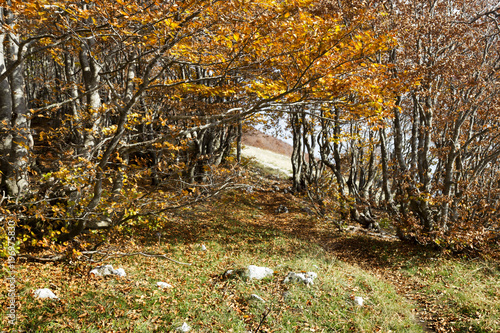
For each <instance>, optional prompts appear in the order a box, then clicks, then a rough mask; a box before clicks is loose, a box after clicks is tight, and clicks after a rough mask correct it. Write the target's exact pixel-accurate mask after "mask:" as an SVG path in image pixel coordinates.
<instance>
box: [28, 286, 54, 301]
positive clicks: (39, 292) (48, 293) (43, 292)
mask: <svg viewBox="0 0 500 333" xmlns="http://www.w3.org/2000/svg"><path fill="white" fill-rule="evenodd" d="M33 293H34V294H35V297H36V298H52V299H58V298H59V297H57V296H56V295H55V294H54V293H53V292H52V290H50V289H48V288H43V289H36V290H35V291H34V292H33Z"/></svg>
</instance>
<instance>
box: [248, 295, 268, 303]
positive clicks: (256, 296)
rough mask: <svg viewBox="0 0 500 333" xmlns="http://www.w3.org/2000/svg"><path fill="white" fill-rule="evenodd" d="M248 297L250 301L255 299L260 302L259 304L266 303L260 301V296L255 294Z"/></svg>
mask: <svg viewBox="0 0 500 333" xmlns="http://www.w3.org/2000/svg"><path fill="white" fill-rule="evenodd" d="M250 297H251V298H252V299H255V300H257V301H260V302H262V303H266V301H264V300H263V299H262V297H260V296H259V295H257V294H252V295H250Z"/></svg>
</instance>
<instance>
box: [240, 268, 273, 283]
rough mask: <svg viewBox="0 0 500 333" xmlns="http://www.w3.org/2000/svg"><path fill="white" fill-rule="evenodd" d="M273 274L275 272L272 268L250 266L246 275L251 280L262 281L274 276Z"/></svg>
mask: <svg viewBox="0 0 500 333" xmlns="http://www.w3.org/2000/svg"><path fill="white" fill-rule="evenodd" d="M273 273H274V271H273V270H272V269H270V268H267V267H259V266H255V265H249V266H248V268H247V270H246V274H245V275H246V277H247V278H248V279H249V280H251V279H256V280H261V279H263V278H265V277H268V276H272V275H273Z"/></svg>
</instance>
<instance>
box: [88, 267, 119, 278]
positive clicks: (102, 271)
mask: <svg viewBox="0 0 500 333" xmlns="http://www.w3.org/2000/svg"><path fill="white" fill-rule="evenodd" d="M90 274H94V275H95V276H106V275H117V276H120V277H124V276H127V274H126V273H125V270H124V269H123V268H118V269H114V268H113V266H112V265H105V266H98V267H96V268H94V269H93V270H91V271H90Z"/></svg>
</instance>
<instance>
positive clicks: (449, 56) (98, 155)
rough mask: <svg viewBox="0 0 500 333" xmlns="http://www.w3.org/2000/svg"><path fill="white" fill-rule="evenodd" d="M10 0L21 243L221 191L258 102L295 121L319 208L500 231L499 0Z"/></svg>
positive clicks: (423, 228) (440, 236) (6, 168)
mask: <svg viewBox="0 0 500 333" xmlns="http://www.w3.org/2000/svg"><path fill="white" fill-rule="evenodd" d="M1 6H2V7H0V9H1V10H2V15H1V17H0V18H1V23H2V28H1V29H2V30H1V33H0V42H1V43H0V121H1V122H2V128H1V130H0V140H1V142H0V154H1V165H0V171H1V179H2V181H1V188H2V191H3V199H2V202H1V206H0V210H1V211H2V213H3V214H4V216H6V218H7V219H14V220H16V223H17V225H18V227H19V230H20V232H21V234H22V235H23V238H22V241H23V242H24V245H25V246H32V245H33V246H34V245H39V246H42V245H43V246H45V245H49V244H52V243H53V242H54V241H62V242H64V241H68V240H71V239H74V238H75V237H77V236H78V235H80V234H81V233H82V232H83V231H84V230H86V229H89V228H91V229H94V228H101V227H106V228H109V227H118V226H123V225H129V223H132V221H137V220H138V219H139V220H140V219H147V218H149V217H152V216H159V214H160V213H161V212H164V211H166V210H172V209H176V208H179V207H182V206H184V205H188V204H190V203H192V202H196V201H199V200H202V199H203V200H208V199H210V198H211V197H213V196H214V195H216V194H217V193H219V192H220V191H222V190H224V189H226V188H228V187H230V186H231V184H233V183H234V179H235V178H234V177H235V174H236V173H234V172H233V171H234V170H235V168H237V165H236V164H235V163H234V160H233V159H232V157H231V150H232V149H233V148H234V147H235V142H236V141H238V140H239V139H238V138H240V137H241V126H242V124H245V123H246V122H249V121H253V122H255V121H258V120H256V119H258V118H257V117H256V116H257V115H263V114H264V115H265V117H264V119H266V121H271V120H275V121H276V122H279V121H280V119H283V120H284V121H285V122H287V123H288V125H289V127H290V128H291V130H292V133H293V136H294V143H295V144H294V155H293V157H292V158H293V162H294V188H295V190H296V191H297V192H302V193H304V191H305V193H309V197H310V198H311V199H312V200H313V203H314V204H315V205H318V207H319V208H321V209H319V210H322V213H321V214H322V215H323V217H325V216H326V217H328V216H330V217H331V216H338V213H339V212H340V213H341V217H342V218H343V219H348V218H349V216H351V218H353V219H355V220H356V218H355V217H357V216H360V215H359V213H360V212H361V213H362V214H363V216H365V217H367V218H371V219H375V218H376V216H372V215H375V214H372V213H371V212H372V211H373V210H382V211H384V212H388V213H389V214H390V215H391V217H392V218H393V219H394V220H395V221H396V224H395V226H396V228H397V230H398V233H399V234H400V236H401V237H402V238H405V239H417V240H419V241H425V242H430V243H434V244H439V245H441V244H459V245H458V248H463V247H464V246H469V245H470V244H472V243H474V242H476V241H481V242H483V241H485V239H486V238H487V237H489V236H491V235H494V232H497V233H498V222H497V221H498V213H497V209H498V207H497V205H498V194H499V193H498V189H499V184H500V178H499V172H498V163H497V158H498V155H500V146H499V144H500V141H499V133H498V119H499V118H498V114H497V113H498V102H499V100H498V96H497V89H498V68H499V67H498V55H499V54H498V33H499V31H498V25H496V23H498V22H497V19H498V8H495V7H492V5H491V4H490V3H489V2H487V1H474V2H473V3H472V4H470V2H467V4H466V3H465V2H463V3H462V2H461V1H451V2H450V1H447V2H444V1H429V2H427V1H424V2H421V3H420V2H419V3H417V4H407V3H406V2H402V1H401V2H400V1H371V2H366V1H354V2H353V1H292V0H286V1H265V0H262V1H197V0H192V1H175V0H173V1H154V0H148V1H115V0H113V1H111V0H110V1H108V0H98V1H92V2H88V1H44V0H36V1H29V2H26V1H17V0H12V1H6V2H3V4H2V5H1ZM485 8H486V9H485ZM306 155H308V156H316V157H317V158H308V159H306V157H305V156H306ZM329 179H334V180H335V181H334V182H331V181H329ZM320 206H321V207H320ZM356 212H357V215H356ZM130 225H132V224H130Z"/></svg>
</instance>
